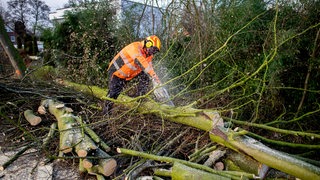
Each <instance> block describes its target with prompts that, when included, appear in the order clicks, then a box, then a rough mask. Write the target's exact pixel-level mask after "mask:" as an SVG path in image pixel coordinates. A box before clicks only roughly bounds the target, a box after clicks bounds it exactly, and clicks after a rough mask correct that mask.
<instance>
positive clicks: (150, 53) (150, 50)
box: [147, 46, 159, 55]
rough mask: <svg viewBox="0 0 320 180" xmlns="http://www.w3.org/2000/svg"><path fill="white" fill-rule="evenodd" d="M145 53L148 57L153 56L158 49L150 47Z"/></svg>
mask: <svg viewBox="0 0 320 180" xmlns="http://www.w3.org/2000/svg"><path fill="white" fill-rule="evenodd" d="M147 52H148V54H149V55H153V54H156V53H157V52H159V49H158V48H157V47H155V46H152V47H150V48H147Z"/></svg>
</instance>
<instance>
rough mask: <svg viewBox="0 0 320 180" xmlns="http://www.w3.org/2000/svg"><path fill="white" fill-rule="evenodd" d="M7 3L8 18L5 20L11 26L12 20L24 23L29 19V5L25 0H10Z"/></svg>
mask: <svg viewBox="0 0 320 180" xmlns="http://www.w3.org/2000/svg"><path fill="white" fill-rule="evenodd" d="M7 4H8V11H7V12H8V14H9V16H8V19H6V21H7V22H8V23H9V24H11V27H13V24H14V22H16V21H21V22H22V23H24V24H25V25H27V24H28V21H29V17H28V16H29V15H30V14H29V13H30V7H29V5H28V1H27V0H10V1H8V2H7Z"/></svg>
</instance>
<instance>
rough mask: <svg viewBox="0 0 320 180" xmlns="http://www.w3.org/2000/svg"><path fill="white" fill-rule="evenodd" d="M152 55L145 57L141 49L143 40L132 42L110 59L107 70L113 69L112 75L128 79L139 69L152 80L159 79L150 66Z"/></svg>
mask: <svg viewBox="0 0 320 180" xmlns="http://www.w3.org/2000/svg"><path fill="white" fill-rule="evenodd" d="M152 58H153V56H149V57H146V54H145V53H144V51H143V42H133V43H131V44H129V45H127V46H126V47H124V48H123V49H122V50H121V51H120V52H119V53H118V54H117V55H116V56H115V57H114V58H113V59H112V61H111V63H110V65H109V68H108V71H110V70H113V71H114V72H113V73H112V76H117V77H119V78H121V79H125V80H127V81H128V80H130V79H132V78H134V77H136V76H137V75H138V74H139V73H141V71H144V72H145V73H146V74H148V75H149V76H150V77H151V78H152V79H153V80H155V81H156V82H158V83H160V80H159V78H158V76H157V74H156V73H155V71H154V69H153V67H152Z"/></svg>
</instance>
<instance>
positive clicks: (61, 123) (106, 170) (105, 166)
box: [38, 99, 117, 179]
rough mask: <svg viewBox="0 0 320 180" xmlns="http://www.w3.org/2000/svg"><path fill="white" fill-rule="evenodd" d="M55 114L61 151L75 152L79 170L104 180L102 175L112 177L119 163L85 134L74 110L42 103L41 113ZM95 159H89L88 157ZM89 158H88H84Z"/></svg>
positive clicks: (51, 102)
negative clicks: (78, 159) (78, 160)
mask: <svg viewBox="0 0 320 180" xmlns="http://www.w3.org/2000/svg"><path fill="white" fill-rule="evenodd" d="M46 108H48V109H49V112H50V113H51V114H53V115H54V116H55V118H56V120H57V121H58V129H59V132H60V151H61V152H63V153H70V152H72V151H75V152H76V153H77V154H78V156H79V157H82V158H83V159H80V164H79V170H80V171H81V172H85V171H87V172H88V173H92V174H95V175H97V178H100V179H101V178H103V177H101V175H104V176H110V175H111V174H112V173H113V172H114V171H115V169H116V166H117V162H116V161H115V160H114V159H113V158H112V157H111V156H110V155H109V154H107V153H106V152H104V151H103V150H101V149H100V148H98V146H97V145H96V144H95V142H94V141H93V140H92V139H91V138H90V137H89V136H88V135H87V134H86V133H85V130H84V127H82V126H81V125H80V123H78V119H79V117H77V116H74V115H73V114H72V112H73V111H72V109H71V108H68V107H65V106H64V104H63V103H61V102H58V101H54V100H52V99H46V100H43V101H42V102H41V105H40V107H39V108H38V110H39V109H40V111H41V112H47V111H46ZM89 154H90V155H92V156H94V157H91V158H89V157H87V156H88V155H89ZM59 155H60V156H62V154H61V153H60V154H59ZM84 157H87V158H84ZM95 162H96V163H95Z"/></svg>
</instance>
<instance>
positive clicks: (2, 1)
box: [0, 0, 68, 12]
mask: <svg viewBox="0 0 320 180" xmlns="http://www.w3.org/2000/svg"><path fill="white" fill-rule="evenodd" d="M8 1H9V0H0V6H4V7H6V6H7V2H8ZM42 1H44V2H45V3H46V4H47V5H48V6H49V7H50V10H51V12H54V11H55V10H56V9H59V8H62V7H63V5H64V4H66V3H68V0H42Z"/></svg>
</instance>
